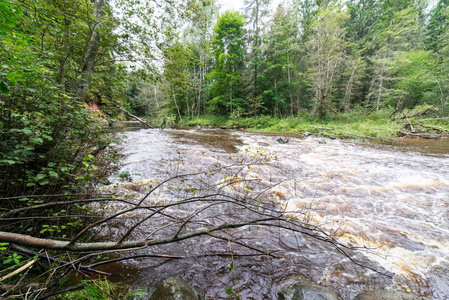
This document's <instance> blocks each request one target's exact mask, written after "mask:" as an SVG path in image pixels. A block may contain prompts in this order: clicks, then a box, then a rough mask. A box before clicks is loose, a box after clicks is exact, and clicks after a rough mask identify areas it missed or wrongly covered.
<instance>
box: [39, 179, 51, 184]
mask: <svg viewBox="0 0 449 300" xmlns="http://www.w3.org/2000/svg"><path fill="white" fill-rule="evenodd" d="M38 182H39V184H40V185H47V184H49V183H50V181H49V180H48V179H42V180H39V181H38Z"/></svg>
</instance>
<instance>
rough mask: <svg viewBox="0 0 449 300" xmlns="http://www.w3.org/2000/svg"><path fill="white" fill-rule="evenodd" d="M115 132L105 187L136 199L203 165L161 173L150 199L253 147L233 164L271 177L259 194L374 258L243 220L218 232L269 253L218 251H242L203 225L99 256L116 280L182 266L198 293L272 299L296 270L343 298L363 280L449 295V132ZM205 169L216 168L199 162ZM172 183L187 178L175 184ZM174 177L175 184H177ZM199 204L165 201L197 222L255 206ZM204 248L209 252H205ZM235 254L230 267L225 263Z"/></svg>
mask: <svg viewBox="0 0 449 300" xmlns="http://www.w3.org/2000/svg"><path fill="white" fill-rule="evenodd" d="M124 134H125V135H126V136H127V139H126V142H125V143H124V145H123V146H122V150H121V152H122V153H123V154H124V161H123V165H122V167H121V169H120V171H119V172H118V173H117V174H116V176H114V177H111V181H113V182H115V184H114V185H111V186H108V187H105V189H107V190H114V191H115V192H117V193H118V194H128V195H134V197H135V199H136V200H135V201H138V199H141V198H142V196H143V195H144V194H145V191H146V190H147V189H149V188H151V187H153V186H155V185H156V184H158V183H160V182H162V181H163V180H165V179H167V178H170V177H171V176H174V175H179V174H187V173H192V172H199V171H201V172H203V171H204V172H205V173H204V175H202V177H201V178H200V179H198V178H193V179H192V178H190V179H189V180H187V179H186V182H184V181H183V182H181V183H180V182H179V181H177V182H173V183H172V184H173V186H171V185H170V184H167V186H166V187H165V188H162V187H161V188H160V189H158V190H157V191H155V192H154V194H153V195H151V196H150V197H149V199H148V200H146V201H147V202H148V203H153V204H154V203H156V204H157V203H169V202H175V201H178V200H179V199H185V197H188V195H187V192H186V191H185V190H189V189H190V190H191V191H193V190H192V189H191V186H190V185H193V186H194V188H195V185H201V184H203V183H204V182H203V181H207V182H206V183H204V184H208V185H209V186H211V185H213V184H214V183H216V184H218V183H219V182H220V181H222V180H224V179H223V178H225V176H226V175H229V174H228V173H226V172H229V169H226V170H227V171H217V170H216V169H217V168H218V167H224V166H229V165H230V164H233V163H236V161H237V162H251V161H252V162H254V160H251V159H253V158H254V157H260V158H261V160H259V163H257V164H253V165H252V166H251V167H250V168H248V169H245V172H243V171H242V176H245V178H250V179H257V180H258V182H262V183H265V184H266V185H265V186H267V185H268V184H274V187H272V188H270V190H269V191H268V192H266V193H264V194H263V196H264V197H265V198H266V199H267V200H269V201H271V202H272V203H275V204H273V205H276V206H279V207H282V208H283V209H285V210H286V211H287V212H288V213H289V214H290V215H291V216H292V218H293V217H295V216H297V217H298V216H299V217H301V218H307V222H309V223H310V224H314V225H316V226H319V227H320V228H321V229H323V230H324V231H325V232H329V233H331V232H338V236H339V238H338V241H339V242H340V243H342V244H344V245H347V246H349V247H356V248H355V249H353V250H347V254H348V255H349V256H350V257H351V259H353V260H357V261H360V262H361V263H362V264H363V265H365V266H368V267H370V268H371V269H367V268H364V267H361V266H359V265H357V264H355V263H353V262H352V261H351V259H349V258H348V257H346V256H344V255H342V254H340V253H338V251H336V249H335V247H333V246H332V245H331V244H327V243H323V242H321V241H319V240H317V239H314V238H312V237H307V236H305V235H300V234H294V233H291V232H289V231H286V230H280V229H276V228H272V229H261V228H254V227H251V228H243V229H240V230H236V231H233V232H232V233H230V232H228V233H223V234H224V235H225V236H226V234H228V235H232V237H229V236H228V237H229V238H236V239H240V240H241V241H243V242H245V243H246V244H249V245H251V246H253V247H257V248H259V249H265V250H267V249H269V251H270V253H274V254H276V256H277V257H278V258H273V257H268V256H267V255H258V256H238V255H235V256H233V257H230V256H220V255H219V254H226V253H227V254H229V253H231V252H232V253H233V254H238V253H240V254H242V253H248V252H250V251H248V249H246V248H243V247H239V246H238V245H233V244H231V245H229V243H227V242H226V241H221V240H216V239H213V238H210V237H201V238H194V239H191V240H185V241H182V242H179V243H175V244H169V245H164V246H156V247H151V248H147V249H144V250H139V251H135V252H134V254H139V255H174V256H179V257H186V258H183V259H168V258H161V257H158V258H154V257H152V258H148V257H147V258H143V257H142V258H137V259H133V260H127V261H124V262H120V263H116V264H114V265H111V266H108V267H105V268H104V270H105V271H107V272H111V273H114V274H115V275H114V276H113V277H111V279H112V280H113V281H116V282H126V283H128V284H130V285H131V287H132V289H142V288H143V289H147V288H151V287H154V286H156V285H157V284H158V283H160V282H161V281H163V280H165V279H167V278H168V277H171V276H179V277H181V278H183V279H184V280H185V281H186V282H188V283H190V284H191V285H193V286H195V287H196V288H198V289H199V290H201V291H203V292H204V293H206V295H207V299H233V298H232V297H231V296H229V295H227V294H226V289H227V288H229V287H233V288H234V291H236V292H239V294H240V296H241V298H242V299H277V296H276V292H277V291H278V290H279V288H280V287H281V286H282V285H284V284H286V283H288V282H289V281H290V280H291V279H292V278H293V277H294V276H297V275H302V276H305V277H307V278H308V279H310V280H312V281H314V282H318V283H320V284H322V285H324V286H327V287H330V288H331V289H333V290H335V291H336V292H338V293H339V294H340V295H341V296H342V299H353V298H354V297H355V296H356V295H357V294H358V293H360V292H361V291H363V290H372V289H377V288H382V289H392V290H400V291H405V292H411V293H414V294H416V295H421V296H425V297H428V298H429V299H449V140H447V139H443V140H437V141H435V140H410V139H408V140H402V141H401V144H400V145H381V144H371V143H364V142H355V141H347V140H346V141H345V140H330V139H323V138H315V137H309V138H306V139H301V138H299V137H289V138H288V139H289V141H288V143H285V144H281V143H279V142H278V141H277V139H278V138H279V136H272V135H263V134H253V133H247V132H240V131H226V130H212V129H207V130H205V129H203V130H172V129H169V130H163V131H161V130H157V129H139V128H132V127H131V128H129V129H128V131H126V132H125V133H124ZM249 158H251V159H249ZM260 161H263V162H264V163H260ZM212 169H215V171H214V172H213V174H212V172H209V171H207V170H212ZM124 172H127V173H128V174H129V175H130V177H131V180H130V181H131V182H126V183H125V182H122V181H121V179H120V177H119V176H118V174H120V173H122V174H123V173H124ZM208 172H209V173H208ZM234 172H235V170H234ZM243 173H244V174H243ZM180 184H184V187H186V186H187V187H188V188H184V189H180V188H179V185H180ZM175 187H178V190H182V192H180V191H179V192H177V193H174V192H173V190H176V188H175ZM245 192H246V193H249V192H252V191H248V190H245ZM245 192H243V193H242V191H240V192H239V191H236V192H235V195H241V194H243V196H242V197H245V196H244V195H245ZM239 193H240V194H239ZM183 197H184V198H183ZM264 201H265V199H264ZM195 205H199V204H195ZM123 208H126V206H123V205H121V204H110V205H109V206H107V207H103V208H102V209H103V210H99V211H100V212H103V213H104V214H111V213H113V212H115V211H117V210H120V209H123ZM196 209H197V207H195V206H194V205H192V206H190V207H189V206H183V208H182V209H181V211H175V208H173V209H172V210H170V211H169V212H170V213H173V214H179V215H181V214H184V215H185V216H191V215H195V217H197V218H198V220H197V221H198V224H199V223H200V222H203V221H204V222H206V221H205V220H208V221H207V222H209V223H213V222H215V221H213V220H217V219H218V220H226V221H227V222H229V221H230V220H242V219H245V218H251V217H252V216H251V214H250V213H248V212H245V211H244V210H241V209H238V208H235V207H234V208H233V207H227V206H225V205H222V206H217V207H215V208H214V209H213V210H211V211H210V212H208V211H199V212H198V213H197V211H196ZM304 211H306V213H304ZM167 213H168V212H167ZM305 216H306V217H305ZM143 217H145V215H144V214H143V213H142V212H141V213H140V214H139V213H134V214H131V215H127V216H126V217H123V218H121V219H119V220H117V221H115V222H112V223H110V224H108V225H107V226H104V227H102V228H101V229H100V230H99V231H98V232H97V233H96V234H97V238H98V239H99V240H105V239H107V240H110V239H114V238H117V237H120V236H121V235H123V234H124V233H125V232H126V230H127V228H130V227H131V226H132V225H133V224H135V223H136V221H137V220H140V219H142V218H143ZM200 219H201V220H200ZM166 221H167V219H166V218H163V217H160V218H153V219H151V221H149V222H147V223H144V224H143V225H142V226H140V227H138V229H136V231H135V232H134V233H133V234H132V235H131V237H130V238H131V239H135V238H146V237H149V236H151V237H152V238H153V237H163V236H168V235H172V234H174V232H176V230H177V229H176V227H175V228H173V227H170V226H168V227H164V225H163V224H164V222H166ZM156 231H157V232H156ZM211 254H217V255H213V256H202V255H211ZM199 256H202V257H199ZM232 262H233V263H234V266H235V268H234V270H235V272H234V270H230V268H229V266H230V265H231V264H232ZM375 271H378V272H380V273H384V274H386V275H388V276H384V275H381V274H379V273H378V272H375Z"/></svg>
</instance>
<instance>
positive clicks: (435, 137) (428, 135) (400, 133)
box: [398, 130, 441, 140]
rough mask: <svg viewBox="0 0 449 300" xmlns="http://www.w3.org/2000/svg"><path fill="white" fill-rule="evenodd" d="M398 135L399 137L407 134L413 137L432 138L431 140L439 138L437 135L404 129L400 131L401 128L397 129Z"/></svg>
mask: <svg viewBox="0 0 449 300" xmlns="http://www.w3.org/2000/svg"><path fill="white" fill-rule="evenodd" d="M398 135H399V136H401V137H404V136H408V137H414V138H423V139H433V140H438V139H440V138H441V137H440V136H438V135H431V134H418V133H411V132H405V131H401V130H398Z"/></svg>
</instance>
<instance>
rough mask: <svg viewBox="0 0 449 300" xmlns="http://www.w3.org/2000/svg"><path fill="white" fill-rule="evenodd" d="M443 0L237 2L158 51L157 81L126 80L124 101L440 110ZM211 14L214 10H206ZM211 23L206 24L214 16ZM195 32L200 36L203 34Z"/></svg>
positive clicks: (272, 111) (289, 110)
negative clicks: (236, 8)
mask: <svg viewBox="0 0 449 300" xmlns="http://www.w3.org/2000/svg"><path fill="white" fill-rule="evenodd" d="M447 6H448V3H447V1H438V2H437V3H434V2H432V1H429V2H427V1H364V0H363V1H347V2H338V1H286V2H282V3H281V4H279V5H278V6H277V7H276V8H275V9H274V10H273V6H272V3H271V1H264V0H260V1H245V4H244V9H243V11H242V12H236V11H234V12H232V11H227V12H224V13H222V14H218V15H216V14H210V15H209V18H211V20H213V21H212V23H211V24H212V25H213V26H212V25H211V26H209V27H208V28H203V31H198V30H196V29H195V28H192V27H189V28H184V29H183V31H182V32H180V33H179V38H178V39H176V41H173V43H172V46H171V48H170V49H167V50H166V51H165V52H164V59H165V61H164V64H163V66H155V68H158V69H159V71H160V72H159V73H158V75H159V76H160V77H159V78H158V79H159V80H158V81H156V82H153V83H149V82H148V81H142V80H134V81H130V82H129V85H128V88H127V90H126V99H125V105H127V107H128V108H129V109H130V110H132V111H133V112H135V113H137V114H139V115H152V114H157V112H159V111H160V110H161V109H162V108H165V109H166V110H168V111H169V113H171V114H172V115H175V116H176V117H177V118H178V119H182V118H183V117H191V118H193V117H197V116H200V115H218V116H230V115H232V114H234V115H236V114H237V115H239V116H253V117H257V116H259V115H270V116H273V117H279V118H286V117H292V118H295V117H298V116H303V115H305V114H307V115H311V116H315V117H318V118H323V117H326V116H327V115H329V114H336V113H341V112H348V111H350V110H353V109H366V110H372V109H375V110H376V111H379V109H386V108H390V109H392V110H394V109H397V110H398V111H402V110H403V109H406V108H408V109H411V108H414V107H416V106H419V105H425V104H427V105H432V106H434V107H435V108H437V109H438V115H440V116H442V115H445V114H446V113H447V112H446V110H447V108H446V104H447V99H448V91H449V88H448V81H447V76H446V74H447V66H448V61H447V56H448V55H447V54H448V53H447V51H448V42H447V41H448V36H447V34H448V33H447V22H448V21H447ZM215 12H216V10H215ZM215 20H216V21H215ZM204 34H205V35H204Z"/></svg>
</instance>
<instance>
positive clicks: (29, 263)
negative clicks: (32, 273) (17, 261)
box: [0, 259, 37, 282]
mask: <svg viewBox="0 0 449 300" xmlns="http://www.w3.org/2000/svg"><path fill="white" fill-rule="evenodd" d="M36 261H37V260H35V259H33V260H32V261H30V262H28V263H27V264H26V265H24V266H22V267H20V268H18V269H17V270H15V271H14V272H11V273H9V274H8V275H5V276H3V277H2V278H0V282H1V281H5V280H6V279H9V278H11V277H14V276H16V275H17V274H19V273H20V272H22V271H25V270H26V269H28V268H29V267H31V266H32V265H34V263H35V262H36Z"/></svg>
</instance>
